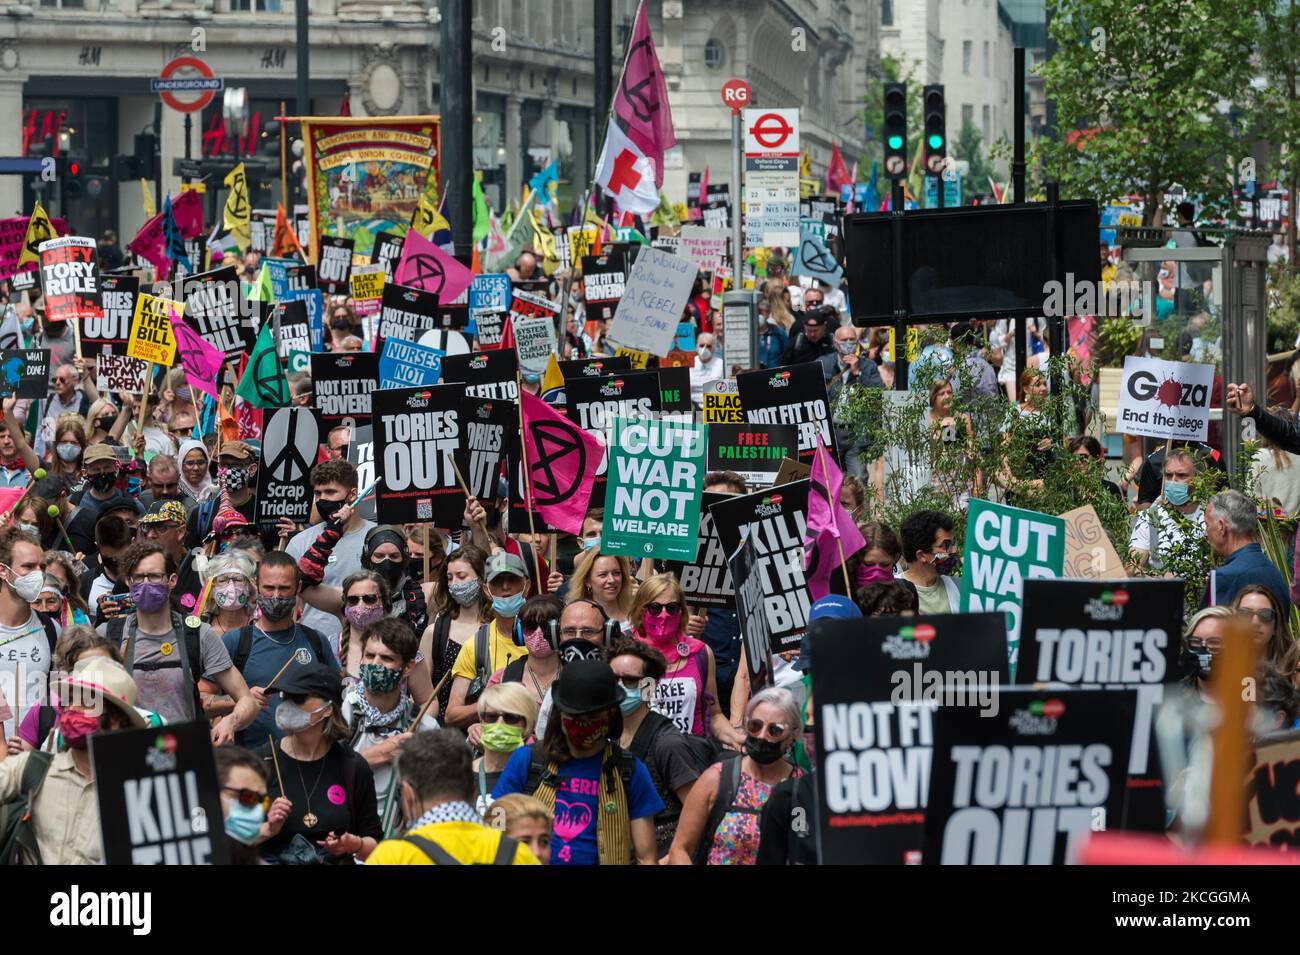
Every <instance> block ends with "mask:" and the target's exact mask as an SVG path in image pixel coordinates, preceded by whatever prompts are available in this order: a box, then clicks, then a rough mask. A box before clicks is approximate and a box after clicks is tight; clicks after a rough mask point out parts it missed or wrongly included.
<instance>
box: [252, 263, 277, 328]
mask: <svg viewBox="0 0 1300 955" xmlns="http://www.w3.org/2000/svg"><path fill="white" fill-rule="evenodd" d="M248 299H249V301H251V302H274V301H275V292H273V291H272V290H271V273H270V272H268V271H267V268H266V263H265V262H263V263H262V271H261V272H259V273H258V274H257V284H256V285H254V286H252V287H251V288H250V289H249V290H248ZM259 340H260V339H259Z"/></svg>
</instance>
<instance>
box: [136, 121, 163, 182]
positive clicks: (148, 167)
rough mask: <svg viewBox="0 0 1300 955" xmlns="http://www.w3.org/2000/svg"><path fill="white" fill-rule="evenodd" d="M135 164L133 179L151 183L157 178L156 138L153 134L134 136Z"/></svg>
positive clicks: (137, 134)
mask: <svg viewBox="0 0 1300 955" xmlns="http://www.w3.org/2000/svg"><path fill="white" fill-rule="evenodd" d="M135 162H136V169H137V170H138V172H137V173H136V176H135V178H137V179H148V180H150V181H151V182H152V181H153V180H155V179H157V178H158V173H159V169H158V137H157V136H155V135H154V134H153V133H136V134H135Z"/></svg>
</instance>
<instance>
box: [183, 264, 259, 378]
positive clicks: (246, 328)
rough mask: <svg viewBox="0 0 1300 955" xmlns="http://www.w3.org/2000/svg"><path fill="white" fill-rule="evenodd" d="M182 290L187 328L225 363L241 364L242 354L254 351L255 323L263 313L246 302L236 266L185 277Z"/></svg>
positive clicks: (256, 328) (256, 330)
mask: <svg viewBox="0 0 1300 955" xmlns="http://www.w3.org/2000/svg"><path fill="white" fill-rule="evenodd" d="M181 290H182V291H181V295H182V298H183V300H184V302H185V324H187V325H189V326H190V328H192V329H194V330H195V331H196V332H198V333H199V337H201V338H202V339H203V340H204V341H205V342H207V343H208V344H209V345H211V346H212V347H213V348H215V349H217V350H218V351H221V352H223V353H224V354H225V356H226V361H238V360H239V356H240V353H241V352H251V351H252V350H253V345H254V344H255V343H256V341H257V332H258V327H257V325H256V324H255V321H254V319H255V318H256V317H260V313H259V312H258V310H257V308H256V307H255V306H252V305H251V304H250V303H249V302H248V300H247V299H245V298H244V295H243V292H242V291H241V289H240V285H239V275H238V273H237V272H236V271H235V267H234V266H233V265H228V266H226V267H225V268H221V269H213V270H212V271H211V272H201V273H200V274H198V275H189V276H186V278H185V280H184V281H183V282H182V283H181Z"/></svg>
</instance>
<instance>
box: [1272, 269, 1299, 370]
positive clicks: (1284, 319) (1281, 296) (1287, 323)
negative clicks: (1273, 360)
mask: <svg viewBox="0 0 1300 955" xmlns="http://www.w3.org/2000/svg"><path fill="white" fill-rule="evenodd" d="M1297 335H1300V276H1297V275H1296V273H1294V272H1292V271H1290V270H1289V269H1287V268H1286V266H1285V265H1283V264H1282V263H1277V264H1276V265H1274V266H1273V267H1272V268H1271V269H1270V272H1269V288H1268V346H1267V347H1268V351H1269V353H1270V354H1278V353H1280V352H1288V351H1291V350H1292V349H1293V348H1295V342H1296V336H1297Z"/></svg>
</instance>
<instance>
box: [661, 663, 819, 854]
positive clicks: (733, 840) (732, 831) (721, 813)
mask: <svg viewBox="0 0 1300 955" xmlns="http://www.w3.org/2000/svg"><path fill="white" fill-rule="evenodd" d="M744 726H745V744H744V756H742V757H741V758H740V759H733V760H729V761H727V762H723V763H715V764H714V765H712V766H710V767H709V768H708V769H707V770H705V771H704V774H703V775H701V776H700V778H699V781H698V782H697V783H696V784H695V786H694V788H693V789H692V790H691V794H690V798H689V799H687V801H686V805H685V806H684V807H683V808H682V817H681V820H680V821H679V822H678V823H677V836H676V838H675V839H674V840H673V845H672V849H671V850H670V852H669V861H670V862H671V863H672V864H673V865H754V864H755V862H756V861H757V857H758V847H759V816H760V813H761V811H762V809H763V806H764V804H765V803H766V802H767V799H768V797H769V796H770V795H771V793H772V788H773V787H774V786H776V785H777V784H779V783H781V782H782V781H784V780H785V779H788V778H789V777H790V776H792V775H795V774H802V770H800V769H796V768H795V767H794V766H792V765H790V763H788V762H787V761H786V760H785V758H784V757H785V755H786V754H787V753H788V752H789V751H790V750H791V749H792V748H793V746H794V745H795V743H797V742H798V741H799V739H800V737H801V736H802V734H803V725H802V720H801V719H800V715H799V706H798V704H797V703H796V701H795V698H794V695H793V694H791V693H790V691H789V690H785V689H782V688H780V687H767V688H766V689H762V690H759V691H758V692H757V693H755V694H754V696H753V697H752V698H751V699H750V701H749V703H748V705H747V706H746V707H745V720H744Z"/></svg>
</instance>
